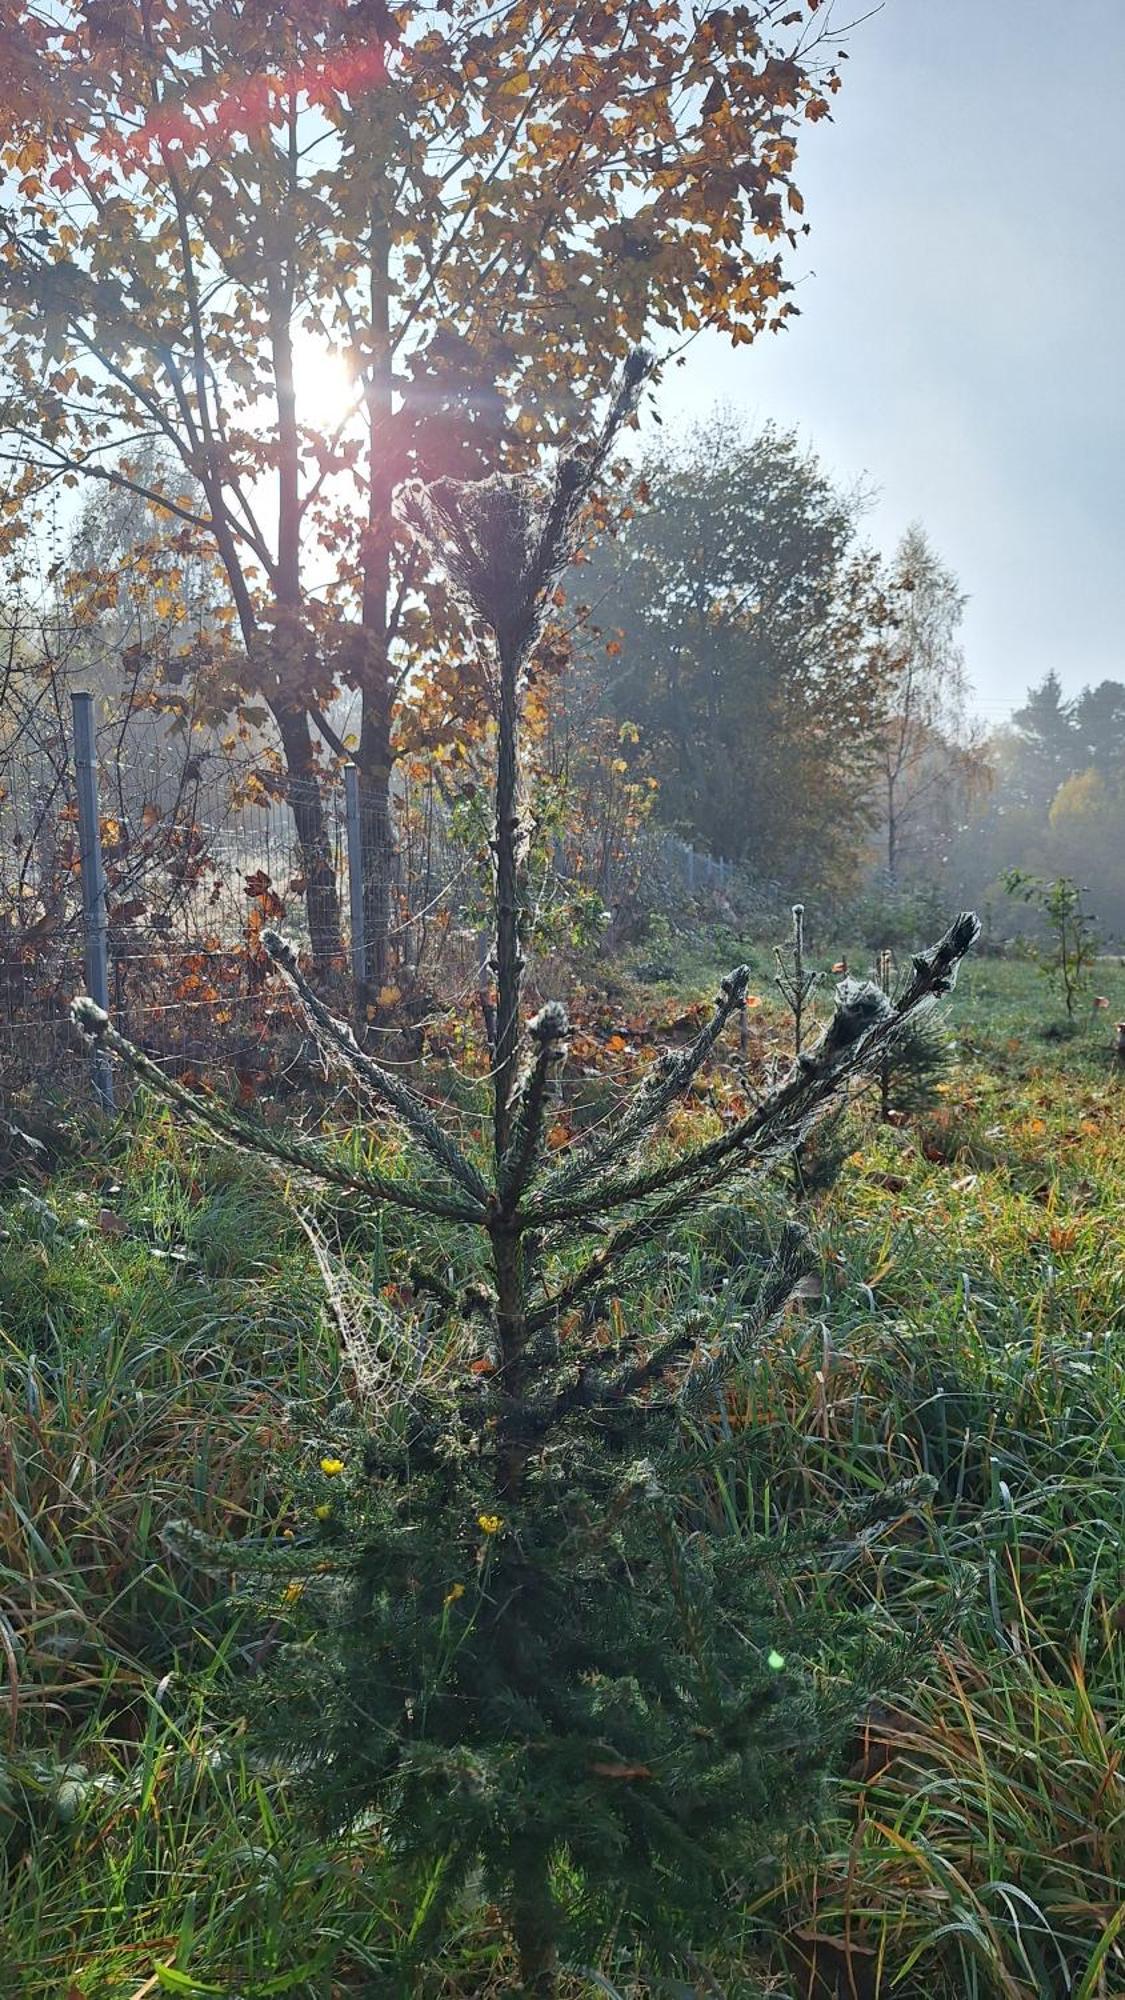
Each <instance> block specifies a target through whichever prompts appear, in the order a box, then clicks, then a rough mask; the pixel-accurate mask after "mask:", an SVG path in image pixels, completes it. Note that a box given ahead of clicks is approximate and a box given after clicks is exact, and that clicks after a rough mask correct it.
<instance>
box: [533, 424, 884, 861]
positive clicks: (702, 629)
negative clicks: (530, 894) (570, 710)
mask: <svg viewBox="0 0 1125 2000" xmlns="http://www.w3.org/2000/svg"><path fill="white" fill-rule="evenodd" d="M641 475H642V476H641V481H640V494H641V499H640V503H639V504H638V506H637V509H636V513H635V516H634V518H633V519H632V520H631V521H629V522H628V523H627V524H626V525H625V527H624V528H623V530H622V532H621V533H620V534H619V535H618V537H617V538H616V539H615V540H614V541H613V542H611V543H603V544H602V546H601V547H600V548H599V549H598V550H597V552H596V553H595V555H594V557H593V559H592V560H591V561H590V562H588V563H586V564H583V565H581V566H580V567H579V568H578V569H577V570H576V571H574V572H573V574H572V577H571V579H570V582H569V585H568V589H569V594H570V596H571V598H572V600H573V601H574V602H575V604H576V605H577V604H578V603H579V602H580V601H581V602H585V603H586V604H588V607H589V611H588V618H587V640H586V644H585V661H584V669H583V673H582V675H581V676H580V677H579V678H578V680H577V682H576V686H575V691H574V693H572V694H571V695H570V697H569V698H570V699H571V700H576V699H580V700H584V701H585V702H586V704H587V706H589V704H590V700H591V696H590V692H589V690H590V684H591V682H592V683H593V687H594V689H595V691H597V692H599V693H600V696H601V700H602V703H603V705H604V708H605V710H606V711H607V712H608V713H609V714H611V715H612V716H613V717H614V718H615V719H616V720H617V722H618V723H619V725H621V726H622V727H625V726H626V725H628V724H632V725H634V729H633V737H634V738H635V739H636V740H635V742H634V741H630V740H626V742H625V744H624V747H623V750H622V757H623V760H625V761H628V760H631V759H633V758H635V757H638V756H643V757H644V759H645V760H646V768H648V769H651V771H652V772H653V773H654V774H655V775H656V777H657V778H658V779H659V791H658V793H657V806H656V809H657V811H658V812H659V814H660V815H661V817H662V818H664V819H665V820H666V821H668V822H669V823H671V824H672V825H674V826H676V827H677V828H678V829H679V830H680V831H682V832H683V833H685V834H687V835H688V836H689V837H690V838H692V839H693V840H695V841H698V842H699V843H701V844H703V845H705V846H707V847H708V848H710V849H711V851H712V852H714V853H716V854H720V855H723V856H726V857H729V858H731V859H735V860H747V861H749V862H750V863H751V864H752V866H753V867H754V869H755V870H756V871H757V872H759V873H760V874H762V875H764V876H767V877H770V878H773V879H776V880H778V881H779V882H780V883H781V884H782V885H783V886H784V887H786V888H789V889H799V888H800V886H801V884H802V882H821V883H824V882H830V881H836V882H842V881H845V880H846V879H847V877H848V875H849V873H850V871H851V870H852V869H853V868H854V866H855V861H856V858H857V856H858V854H859V852H860V850H861V847H862V844H863V841H864V839H865V837H866V834H867V831H868V829H869V826H870V817H871V815H870V795H871V787H872V782H873V778H874V774H875V770H876V759H877V756H878V753H879V750H880V746H881V737H880V733H879V732H880V728H881V723H882V718H883V715H884V712H885V688H886V662H885V658H884V655H883V651H882V648H881V633H882V618H883V597H882V590H881V584H880V573H879V565H878V562H877V560H876V558H875V557H874V556H873V555H871V554H870V553H869V552H868V551H866V550H865V549H864V548H863V546H862V544H861V542H860V540H859V536H858V519H859V512H860V501H859V497H858V496H855V495H848V494H843V493H840V492H838V491H837V490H836V489H835V488H834V487H833V485H832V483H831V481H830V480H829V479H828V477H827V475H826V474H825V472H824V470H823V468H822V467H821V466H820V465H819V464H818V462H817V461H816V459H815V458H814V457H813V456H812V455H811V454H810V453H808V452H806V451H804V450H803V449H802V448H801V446H800V445H799V443H798V441H797V439H796V437H795V436H794V435H793V434H791V433H786V432H782V431H778V430H776V429H774V428H773V427H772V426H768V425H767V426H766V427H765V428H764V429H763V430H761V431H759V432H757V433H756V434H754V433H751V432H749V431H748V430H746V429H745V427H744V426H743V425H741V424H740V423H739V422H738V421H737V420H736V419H734V418H731V417H725V416H722V415H719V414H716V415H715V416H714V417H712V418H711V420H710V421H709V422H708V423H706V424H705V425H702V426H701V427H699V428H698V429H696V430H695V431H693V432H692V433H691V434H690V435H689V436H688V437H687V438H686V439H685V440H684V441H683V442H682V443H679V444H676V445H672V446H668V445H664V444H663V443H660V444H657V445H655V446H654V447H653V448H652V449H651V450H650V452H649V453H648V455H647V456H646V458H645V459H644V462H643V464H642V466H641Z"/></svg>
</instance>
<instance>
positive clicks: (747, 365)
mask: <svg viewBox="0 0 1125 2000" xmlns="http://www.w3.org/2000/svg"><path fill="white" fill-rule="evenodd" d="M863 11H864V0H834V18H835V22H836V23H837V24H838V25H839V26H843V25H844V24H845V22H846V21H848V20H850V19H854V18H855V16H856V15H859V14H861V13H862V12H863ZM847 46H848V48H849V50H850V56H849V60H848V62H847V64H846V65H845V84H844V88H843V90H842V91H841V92H840V94H839V96H838V98H837V99H836V101H835V122H834V123H833V124H832V125H827V124H822V125H819V126H816V127H812V128H809V131H808V136H807V138H806V139H805V141H804V143H803V148H802V158H801V160H800V161H799V163H798V174H797V180H798V183H799V185H800V187H801V189H802V192H803V194H804V196H805V219H806V220H807V221H808V222H810V223H811V224H812V233H811V235H810V236H809V237H807V238H805V239H802V240H801V247H800V249H799V250H798V251H797V253H796V254H795V255H794V256H793V257H792V258H791V260H790V274H791V276H792V277H794V278H795V279H797V280H798V281H799V283H798V288H797V291H796V293H795V297H796V299H797V302H798V303H799V305H800V307H801V317H800V318H799V319H796V320H794V321H792V322H791V324H790V328H789V330H788V331H787V332H786V333H784V334H781V335H779V336H777V337H776V338H773V337H770V338H767V339H763V340H761V341H759V342H757V343H755V345H754V346H752V347H750V348H745V347H743V348H739V349H737V350H731V349H730V348H729V347H727V346H726V345H725V344H724V343H721V342H719V341H718V340H715V339H708V340H705V341H700V342H698V343H697V344H696V345H695V347H694V348H693V349H692V351H691V353H690V355H689V358H688V362H687V365H686V367H684V368H682V369H678V370H672V371H670V373H669V376H668V378H667V386H666V388H665V390H664V392H663V396H662V407H663V409H664V412H665V425H666V428H667V426H668V425H669V423H670V422H672V421H673V420H674V413H678V412H680V411H684V412H690V414H691V415H692V416H700V415H704V414H706V412H707V410H708V409H709V408H710V407H711V406H712V405H713V404H714V402H715V400H716V399H717V398H721V399H722V400H724V401H726V402H727V403H729V404H731V405H733V406H734V407H735V408H737V409H738V410H740V411H743V412H745V413H746V415H747V416H748V417H749V418H750V419H751V420H756V421H764V420H765V419H767V418H772V419H774V420H775V421H776V422H778V423H779V424H781V425H783V426H785V427H796V428H797V429H798V430H799V431H800V432H801V435H802V437H803V438H804V439H805V441H806V442H808V443H809V444H811V445H812V446H813V447H814V448H815V449H816V450H817V452H818V453H819V454H820V456H821V457H822V458H823V460H824V461H825V463H826V464H827V465H828V467H829V468H830V469H831V470H832V472H833V473H834V474H835V475H837V476H838V477H839V478H841V479H842V480H844V481H847V482H850V481H852V480H853V479H855V478H856V477H857V476H859V475H863V474H866V475H867V476H868V478H869V479H870V481H871V482H872V483H873V484H874V485H875V487H876V488H877V489H878V493H879V497H878V500H877V503H876V505H875V507H874V508H873V510H872V512H871V514H870V515H869V517H868V524H867V525H868V532H869V535H870V537H871V538H872V539H873V540H875V541H876V542H877V543H878V544H879V545H880V546H882V547H886V548H888V549H889V548H890V547H891V546H893V544H894V542H895V541H896V540H897V538H898V536H899V534H900V533H901V532H902V530H903V529H904V528H905V527H906V526H907V524H908V523H909V522H910V521H911V520H912V519H914V518H917V519H919V520H921V521H922V522H923V524H924V525H925V527H926V528H927V529H928V531H929V533H930V535H931V538H932V540H933V542H934V544H935V546H936V547H937V549H938V551H939V553H940V554H941V556H942V557H943V558H944V560H945V561H946V562H948V563H949V564H950V565H951V566H952V568H953V569H954V570H955V571H956V573H957V575H958V577H959V578H960V581H961V585H962V588H963V589H964V590H966V591H967V592H968V593H969V598H970V602H969V606H968V609H967V613H966V618H965V626H964V635H963V636H964V643H965V652H966V661H967V665H968V669H969V673H970V677H971V679H972V681H973V683H974V685H975V688H976V691H977V701H978V707H979V709H980V711H981V713H982V714H983V715H984V716H985V717H986V718H987V719H989V720H999V719H1000V717H1001V716H1002V714H1003V713H1005V712H1006V711H1007V709H1009V708H1010V707H1011V706H1012V705H1013V703H1014V702H1017V701H1018V699H1019V698H1020V697H1021V696H1022V694H1023V692H1024V690H1025V689H1026V687H1027V686H1028V684H1029V682H1032V681H1038V680H1039V679H1041V678H1042V676H1043V675H1044V674H1045V673H1046V672H1047V671H1048V669H1050V668H1052V667H1053V668H1055V669H1056V670H1057V672H1058V673H1059V675H1060V676H1061V678H1062V680H1063V683H1064V686H1065V687H1066V688H1067V689H1068V690H1071V691H1073V690H1076V689H1077V688H1079V687H1080V686H1081V685H1082V684H1083V683H1084V682H1085V681H1098V680H1101V679H1103V678H1106V677H1110V678H1113V679H1125V547H1123V544H1125V392H1123V380H1125V0H886V4H885V5H884V6H883V7H882V8H881V9H880V10H879V11H878V12H877V13H876V14H875V15H874V16H873V17H872V18H871V19H869V20H866V21H863V22H861V23H860V24H859V25H857V26H856V27H855V28H854V30H853V31H852V33H851V34H850V35H849V36H848V38H847Z"/></svg>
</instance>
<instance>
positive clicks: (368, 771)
mask: <svg viewBox="0 0 1125 2000" xmlns="http://www.w3.org/2000/svg"><path fill="white" fill-rule="evenodd" d="M356 768H357V770H358V772H359V811H360V837H361V839H362V842H363V930H364V938H365V954H364V956H365V967H364V978H365V981H366V984H367V985H368V986H369V987H371V988H373V989H374V990H375V991H378V989H379V987H380V986H382V985H383V984H384V983H385V981H386V978H387V972H388V959H389V950H390V944H389V940H390V934H391V929H392V925H393V914H394V879H395V867H396V851H395V837H394V808H393V804H392V799H391V780H392V777H393V774H394V757H393V753H392V751H391V743H390V715H389V712H388V708H387V704H386V703H380V702H378V701H377V700H375V699H373V698H372V695H371V693H370V692H366V693H365V695H364V702H363V725H362V729H361V731H360V741H359V753H358V755H357V757H356Z"/></svg>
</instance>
